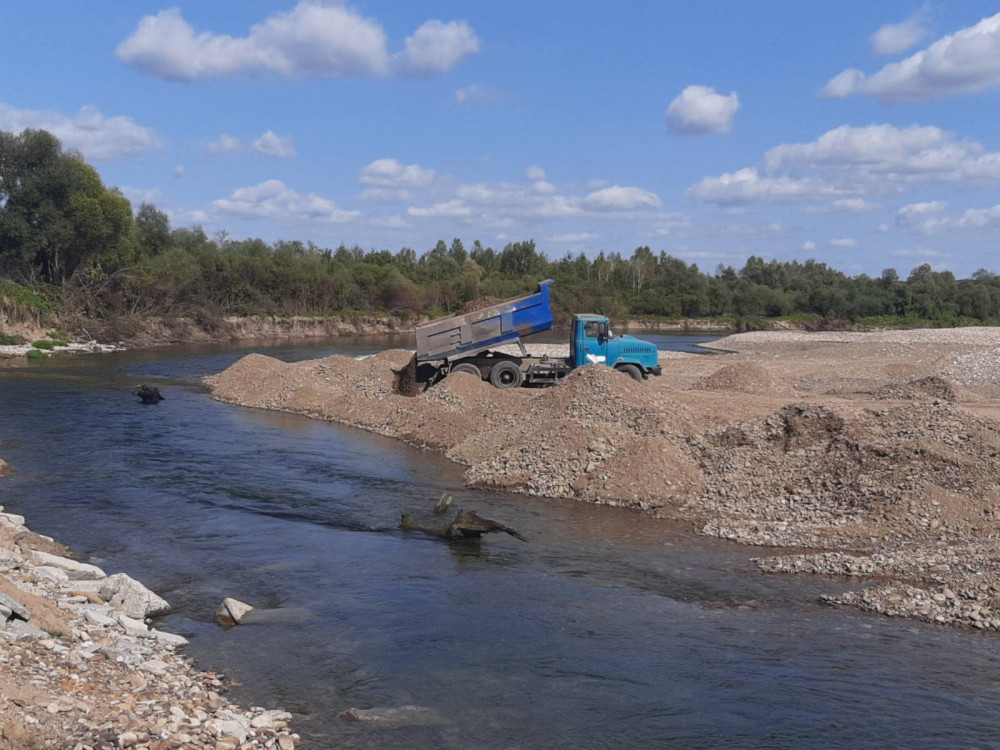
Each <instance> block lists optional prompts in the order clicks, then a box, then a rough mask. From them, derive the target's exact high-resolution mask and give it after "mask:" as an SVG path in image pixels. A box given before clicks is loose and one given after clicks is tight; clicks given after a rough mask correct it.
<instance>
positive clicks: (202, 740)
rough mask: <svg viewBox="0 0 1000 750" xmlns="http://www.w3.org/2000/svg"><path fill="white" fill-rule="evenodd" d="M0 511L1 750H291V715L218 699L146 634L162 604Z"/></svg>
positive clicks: (162, 641)
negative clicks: (76, 558)
mask: <svg viewBox="0 0 1000 750" xmlns="http://www.w3.org/2000/svg"><path fill="white" fill-rule="evenodd" d="M2 510H3V509H2V507H0V694H2V695H3V697H4V700H3V701H2V702H0V749H2V750H25V748H43V747H52V748H74V750H76V749H79V750H83V749H84V748H92V749H93V750H98V749H99V750H111V749H112V748H114V749H115V750H117V749H118V748H129V747H135V748H147V749H148V750H166V749H167V748H213V749H214V750H248V749H249V748H268V749H269V750H291V748H293V747H295V745H296V744H297V740H298V735H295V734H292V733H291V732H290V731H289V730H288V728H287V726H288V721H289V720H290V719H291V714H289V713H286V712H284V711H280V710H271V711H267V710H265V709H263V708H252V709H249V710H244V709H241V708H238V707H237V706H235V705H233V704H231V703H229V701H228V700H227V699H226V698H225V697H223V696H222V695H220V693H221V692H222V691H223V689H224V683H223V681H222V679H221V677H220V676H219V675H217V674H214V673H211V672H199V671H198V670H196V669H195V668H194V667H193V666H192V665H191V664H190V662H188V660H187V659H185V658H184V657H183V656H181V655H180V654H179V653H178V649H180V648H182V647H183V646H184V644H185V643H187V641H185V640H184V638H182V637H181V636H178V635H174V634H172V633H166V632H163V631H160V630H157V629H156V628H153V627H150V625H149V622H150V621H149V619H148V616H150V615H153V614H156V613H158V612H161V611H163V610H164V609H166V608H169V605H168V604H167V603H166V602H164V601H163V600H162V599H160V598H159V597H158V596H156V595H155V594H154V593H153V592H151V591H149V590H148V589H146V588H145V587H144V586H143V585H142V584H141V583H139V582H138V581H135V580H133V579H131V578H129V577H128V576H126V575H124V574H121V573H119V574H116V575H114V576H110V577H108V576H106V575H105V573H104V571H102V570H101V569H100V568H97V567H96V566H93V565H88V564H86V563H80V562H77V561H76V560H73V559H71V558H69V557H66V556H64V554H68V550H66V548H64V547H62V546H61V545H58V544H57V543H55V542H53V541H52V540H51V539H48V538H46V537H40V536H38V535H37V534H32V533H31V532H30V531H28V529H26V528H25V526H24V519H23V518H22V517H21V516H17V515H14V514H10V513H3V512H2ZM45 550H49V551H48V552H46V551H45ZM53 552H60V553H64V554H54V553H53Z"/></svg>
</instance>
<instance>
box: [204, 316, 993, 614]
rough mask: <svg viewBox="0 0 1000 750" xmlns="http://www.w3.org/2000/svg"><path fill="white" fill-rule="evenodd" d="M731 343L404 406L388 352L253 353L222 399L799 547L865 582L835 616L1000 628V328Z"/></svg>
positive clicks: (815, 561)
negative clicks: (646, 374) (631, 372)
mask: <svg viewBox="0 0 1000 750" xmlns="http://www.w3.org/2000/svg"><path fill="white" fill-rule="evenodd" d="M715 346H716V347H718V348H720V349H723V350H727V351H731V352H734V353H733V354H730V355H728V356H726V357H698V356H691V355H682V354H676V353H672V355H669V356H668V355H667V353H662V355H661V360H662V364H663V368H664V374H663V376H662V377H661V378H658V379H655V378H654V379H651V380H649V381H647V382H644V383H635V382H633V381H631V380H629V379H628V378H626V377H623V376H621V375H619V374H618V373H615V372H613V371H611V370H608V369H606V368H601V367H596V366H595V367H586V368H582V369H581V370H579V371H577V372H575V373H574V374H573V375H572V376H571V377H569V378H567V379H566V381H565V382H563V383H562V384H560V385H559V386H557V387H554V388H551V389H546V390H529V389H519V390H516V391H497V390H495V389H493V388H491V387H490V386H488V385H487V384H485V383H483V382H481V381H478V380H476V379H475V378H473V377H471V376H466V375H461V374H459V375H456V376H452V377H450V378H447V379H445V380H444V381H442V382H441V383H440V384H438V385H437V386H435V387H434V388H431V389H430V390H428V391H426V392H425V393H423V394H421V395H419V396H417V397H416V398H406V397H403V396H400V395H398V394H396V393H394V392H393V389H392V383H393V378H392V369H393V368H398V367H401V366H402V365H403V364H405V362H406V361H407V359H408V358H409V356H410V352H406V351H401V350H390V351H386V352H383V353H381V354H379V355H376V356H374V357H371V358H369V359H366V360H363V361H358V360H353V359H350V358H345V357H329V358H327V359H323V360H314V361H306V362H299V363H295V364H285V363H282V362H279V361H277V360H273V359H270V358H268V357H264V356H261V355H251V356H249V357H246V358H244V359H243V360H241V361H240V362H238V363H236V364H235V365H234V366H233V367H231V368H229V369H228V370H226V371H225V372H223V373H221V374H220V375H218V376H216V377H214V378H212V379H210V386H211V388H212V389H213V396H214V397H215V398H217V399H219V400H223V401H230V402H232V403H239V404H242V405H246V406H255V407H259V408H268V409H278V410H283V411H290V412H296V413H301V414H306V415H308V416H311V417H314V418H319V419H327V420H332V421H337V422H341V423H345V424H350V425H354V426H357V427H361V428H363V429H367V430H371V431H373V432H377V433H380V434H383V435H388V436H392V437H395V438H398V439H401V440H404V441H406V442H408V443H411V444H415V445H419V446H422V447H426V448H429V449H435V450H440V451H443V452H444V453H445V455H447V456H448V457H449V458H451V459H452V460H455V461H457V462H459V463H462V464H465V465H466V467H467V469H466V472H465V482H466V484H467V485H469V486H471V487H482V488H491V489H498V490H505V491H511V492H520V493H524V494H528V495H540V496H547V497H557V498H567V499H573V500H580V501H586V502H597V503H603V504H609V505H619V506H624V507H629V508H634V509H637V510H641V511H643V512H646V513H650V514H653V515H656V516H661V517H668V518H672V519H677V520H682V521H687V522H689V523H691V524H692V526H693V527H694V528H695V529H697V530H698V531H699V532H701V533H704V534H709V535H713V536H719V537H723V538H726V539H731V540H733V541H736V542H739V543H743V544H751V545H760V546H766V547H778V548H780V547H786V548H794V549H795V552H794V553H793V554H789V555H768V556H767V557H764V558H761V559H760V560H759V561H758V565H759V566H760V568H761V569H762V570H765V571H768V572H809V573H819V574H824V575H838V576H840V575H848V576H851V577H853V578H856V579H858V580H859V581H861V582H864V583H865V587H864V588H862V589H859V590H858V591H857V592H852V593H849V594H847V595H841V596H838V597H836V598H831V599H830V602H831V603H834V604H848V605H852V606H858V607H861V608H862V609H868V610H872V611H877V612H884V613H886V614H891V615H902V616H909V617H916V618H919V619H924V620H928V621H933V622H949V623H961V624H964V625H969V626H971V627H975V628H979V629H991V630H1000V542H997V541H996V539H995V537H997V536H998V533H997V532H1000V514H997V513H996V509H997V506H998V497H997V486H996V476H997V475H998V474H1000V422H998V419H1000V408H998V406H997V402H996V398H997V396H998V395H1000V368H998V367H997V365H998V364H1000V329H996V328H968V329H951V330H926V329H922V330H915V331H891V332H878V333H850V332H833V333H815V334H810V333H804V332H757V333H748V334H738V335H735V336H730V337H728V338H726V339H723V340H721V341H719V342H716V344H715ZM804 550H805V551H804Z"/></svg>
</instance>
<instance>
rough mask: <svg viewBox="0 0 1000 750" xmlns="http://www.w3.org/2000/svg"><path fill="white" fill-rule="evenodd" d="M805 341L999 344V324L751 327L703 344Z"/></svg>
mask: <svg viewBox="0 0 1000 750" xmlns="http://www.w3.org/2000/svg"><path fill="white" fill-rule="evenodd" d="M775 344H777V345H782V346H784V345H788V344H795V345H798V344H808V345H810V346H821V345H826V344H855V345H857V344H864V345H870V344H876V345H885V344H898V345H902V346H913V345H921V346H922V345H925V344H939V345H949V346H951V345H955V346H967V347H997V346H1000V328H991V327H987V326H981V327H980V326H975V327H969V328H916V329H906V330H892V331H866V332H859V331H823V332H808V331H751V332H749V333H737V334H733V335H732V336H726V337H725V338H723V339H720V340H719V341H716V342H714V343H712V344H707V345H706V346H712V347H718V348H720V349H726V350H729V351H746V350H749V349H757V348H763V347H770V346H772V345H775Z"/></svg>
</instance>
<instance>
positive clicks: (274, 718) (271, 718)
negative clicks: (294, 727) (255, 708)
mask: <svg viewBox="0 0 1000 750" xmlns="http://www.w3.org/2000/svg"><path fill="white" fill-rule="evenodd" d="M291 718H292V715H291V714H290V713H288V712H287V711H281V710H271V711H265V712H264V713H262V714H261V715H260V716H255V717H253V718H252V719H251V720H250V726H252V727H254V728H257V729H259V728H261V727H272V728H273V727H274V725H275V724H276V723H278V722H281V723H286V722H288V721H289V720H290V719H291Z"/></svg>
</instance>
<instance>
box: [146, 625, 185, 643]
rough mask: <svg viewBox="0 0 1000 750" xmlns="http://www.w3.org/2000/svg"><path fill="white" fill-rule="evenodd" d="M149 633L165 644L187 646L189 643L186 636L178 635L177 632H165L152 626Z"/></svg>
mask: <svg viewBox="0 0 1000 750" xmlns="http://www.w3.org/2000/svg"><path fill="white" fill-rule="evenodd" d="M148 635H151V636H152V637H153V638H155V639H156V640H158V641H159V642H160V643H162V644H164V645H165V646H186V645H187V644H188V639H187V638H185V637H184V636H182V635H177V634H176V633H165V632H163V631H162V630H157V629H156V628H150V629H149V633H148Z"/></svg>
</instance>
